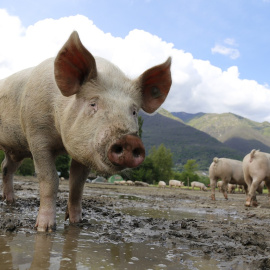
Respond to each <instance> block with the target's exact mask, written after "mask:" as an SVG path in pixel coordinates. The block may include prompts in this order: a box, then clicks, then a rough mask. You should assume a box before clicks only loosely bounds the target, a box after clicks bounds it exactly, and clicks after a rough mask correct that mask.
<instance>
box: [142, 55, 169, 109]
mask: <svg viewBox="0 0 270 270" xmlns="http://www.w3.org/2000/svg"><path fill="white" fill-rule="evenodd" d="M170 67H171V57H169V58H168V59H167V61H166V62H164V63H163V64H161V65H158V66H155V67H152V68H150V69H148V70H146V71H145V72H144V73H143V74H142V75H141V76H140V78H139V80H140V83H141V87H142V96H143V102H142V109H143V110H144V111H145V112H147V113H153V112H154V111H155V110H157V109H158V108H159V107H160V106H161V104H162V103H163V102H164V101H165V99H166V97H167V95H168V93H169V91H170V87H171V84H172V78H171V70H170Z"/></svg>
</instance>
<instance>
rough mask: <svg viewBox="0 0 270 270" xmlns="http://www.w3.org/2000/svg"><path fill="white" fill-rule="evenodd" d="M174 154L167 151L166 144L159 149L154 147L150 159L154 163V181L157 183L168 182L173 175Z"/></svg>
mask: <svg viewBox="0 0 270 270" xmlns="http://www.w3.org/2000/svg"><path fill="white" fill-rule="evenodd" d="M172 155H173V154H172V152H171V150H170V149H167V148H166V147H165V146H164V144H161V145H160V146H159V147H158V148H156V147H155V146H153V147H152V148H151V150H150V154H149V158H150V159H151V160H152V162H153V167H154V177H155V178H154V179H155V180H156V181H160V180H162V181H168V180H169V179H170V178H171V177H172V175H173V172H172V166H173V159H172Z"/></svg>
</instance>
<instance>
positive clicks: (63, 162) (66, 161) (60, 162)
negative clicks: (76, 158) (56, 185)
mask: <svg viewBox="0 0 270 270" xmlns="http://www.w3.org/2000/svg"><path fill="white" fill-rule="evenodd" d="M55 166H56V170H57V171H58V172H60V173H61V176H62V177H64V178H69V167H70V157H69V155H60V156H58V157H57V158H56V161H55Z"/></svg>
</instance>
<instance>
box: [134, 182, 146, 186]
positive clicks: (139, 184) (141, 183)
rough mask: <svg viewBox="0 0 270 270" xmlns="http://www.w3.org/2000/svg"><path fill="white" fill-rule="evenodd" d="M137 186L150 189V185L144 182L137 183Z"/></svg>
mask: <svg viewBox="0 0 270 270" xmlns="http://www.w3.org/2000/svg"><path fill="white" fill-rule="evenodd" d="M134 184H135V186H141V187H149V184H148V183H145V182H142V181H135V182H134Z"/></svg>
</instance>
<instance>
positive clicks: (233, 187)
mask: <svg viewBox="0 0 270 270" xmlns="http://www.w3.org/2000/svg"><path fill="white" fill-rule="evenodd" d="M236 187H237V185H234V184H228V193H231V194H232V193H235V189H236Z"/></svg>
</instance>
